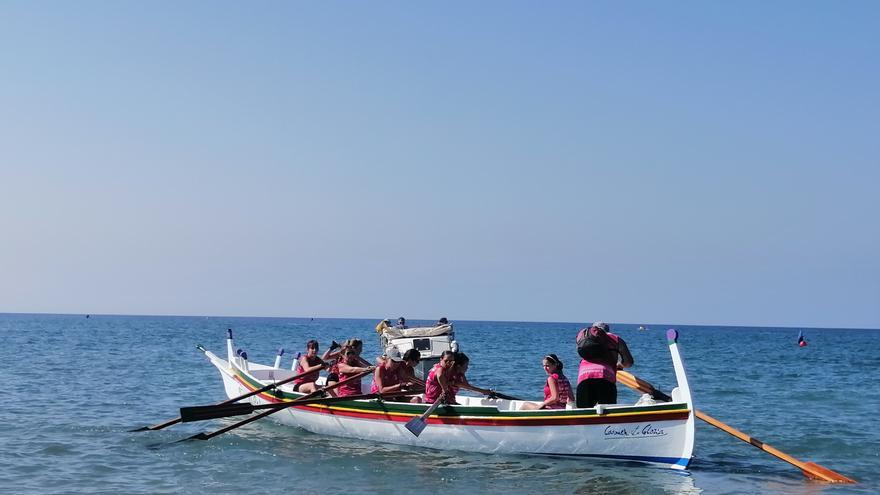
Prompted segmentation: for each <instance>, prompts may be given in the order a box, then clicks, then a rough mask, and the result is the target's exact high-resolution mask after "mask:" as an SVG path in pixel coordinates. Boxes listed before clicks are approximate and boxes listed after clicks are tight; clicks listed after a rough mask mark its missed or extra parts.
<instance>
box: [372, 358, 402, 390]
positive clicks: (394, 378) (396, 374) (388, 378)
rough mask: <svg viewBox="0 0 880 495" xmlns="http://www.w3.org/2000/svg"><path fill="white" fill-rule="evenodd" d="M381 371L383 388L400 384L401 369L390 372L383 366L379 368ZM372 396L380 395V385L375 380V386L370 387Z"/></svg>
mask: <svg viewBox="0 0 880 495" xmlns="http://www.w3.org/2000/svg"><path fill="white" fill-rule="evenodd" d="M377 369H378V370H379V376H380V377H381V378H382V386H384V387H390V386H392V385H397V384H398V383H400V368H397V369H396V370H389V369H388V368H386V367H385V365H384V364H383V365H382V366H379V368H377ZM370 393H371V394H378V393H379V384H378V383H377V382H376V381H375V380H373V385H372V386H371V387H370Z"/></svg>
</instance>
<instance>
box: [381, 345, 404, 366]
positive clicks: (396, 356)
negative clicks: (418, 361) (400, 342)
mask: <svg viewBox="0 0 880 495" xmlns="http://www.w3.org/2000/svg"><path fill="white" fill-rule="evenodd" d="M385 357H386V358H388V359H390V360H392V361H397V362H400V361H403V357H401V355H400V349H398V348H397V346H396V345H393V344H392V345H389V346H388V347H386V348H385Z"/></svg>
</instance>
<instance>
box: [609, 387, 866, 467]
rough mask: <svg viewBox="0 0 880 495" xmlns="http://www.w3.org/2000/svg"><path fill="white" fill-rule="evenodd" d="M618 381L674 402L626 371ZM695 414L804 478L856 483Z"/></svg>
mask: <svg viewBox="0 0 880 495" xmlns="http://www.w3.org/2000/svg"><path fill="white" fill-rule="evenodd" d="M617 381H619V382H620V383H623V384H624V385H626V386H627V387H629V388H631V389H633V390H638V391H639V392H642V393H646V394H651V396H652V397H654V398H655V399H660V400H663V401H671V400H672V398H671V397H669V396H668V395H666V394H664V393H663V392H660V391H659V390H657V389H655V388H654V386H653V385H651V384H650V383H648V382H646V381H644V380H641V379H639V378H638V377H636V376H635V375H633V374H631V373H628V372H626V371H618V372H617ZM695 413H696V415H697V417H698V418H700V419H702V420H703V421H705V422H706V423H709V424H710V425H712V426H714V427H715V428H718V429H719V430H722V431H724V432H726V433H729V434H731V435H733V436H734V437H736V438H738V439H740V440H742V441H743V442H746V443H747V444H750V445H753V446H755V447H757V448H759V449H761V450H763V451H764V452H767V453H768V454H770V455H772V456H774V457H777V458H779V459H782V460H783V461H785V462H787V463H789V464H791V465H792V466H795V467H797V468H798V469H800V470H801V471H802V472H803V473H804V476H806V477H807V478H810V479H814V480H820V481H828V482H831V483H855V482H856V481H855V480H853V479H850V478H847V477H846V476H844V475H842V474H840V473H837V472H835V471H832V470H830V469H828V468H826V467H824V466H820V465H819V464H816V463H815V462H803V461H801V460H798V459H796V458H794V457H792V456H790V455H788V454H786V453H785V452H782V451H781V450H778V449H776V448H774V447H772V446H770V445H767V444H766V443H764V442H762V441H760V440H758V439H757V438H754V437H752V436H750V435H748V434H746V433H743V432H741V431H739V430H737V429H736V428H734V427H732V426H730V425H727V424H725V423H722V422H721V421H718V420H717V419H715V418H713V417H712V416H709V415H708V414H706V413H704V412H702V411H695Z"/></svg>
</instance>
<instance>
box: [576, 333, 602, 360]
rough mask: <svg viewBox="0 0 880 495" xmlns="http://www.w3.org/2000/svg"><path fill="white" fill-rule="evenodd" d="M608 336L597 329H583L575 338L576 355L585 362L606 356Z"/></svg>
mask: <svg viewBox="0 0 880 495" xmlns="http://www.w3.org/2000/svg"><path fill="white" fill-rule="evenodd" d="M608 340H609V338H608V334H606V333H605V330H601V329H598V328H584V329H583V330H581V331H580V332H579V333H578V336H577V340H576V342H577V350H578V355H579V356H580V357H582V358H584V359H587V360H596V359H601V358H603V357H605V356H607V355H608Z"/></svg>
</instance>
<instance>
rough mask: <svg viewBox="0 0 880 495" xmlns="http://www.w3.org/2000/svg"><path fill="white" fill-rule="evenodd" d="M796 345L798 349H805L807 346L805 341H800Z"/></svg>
mask: <svg viewBox="0 0 880 495" xmlns="http://www.w3.org/2000/svg"><path fill="white" fill-rule="evenodd" d="M798 345H799V346H800V347H806V346H807V341H806V340H802V341H800V342H798Z"/></svg>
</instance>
